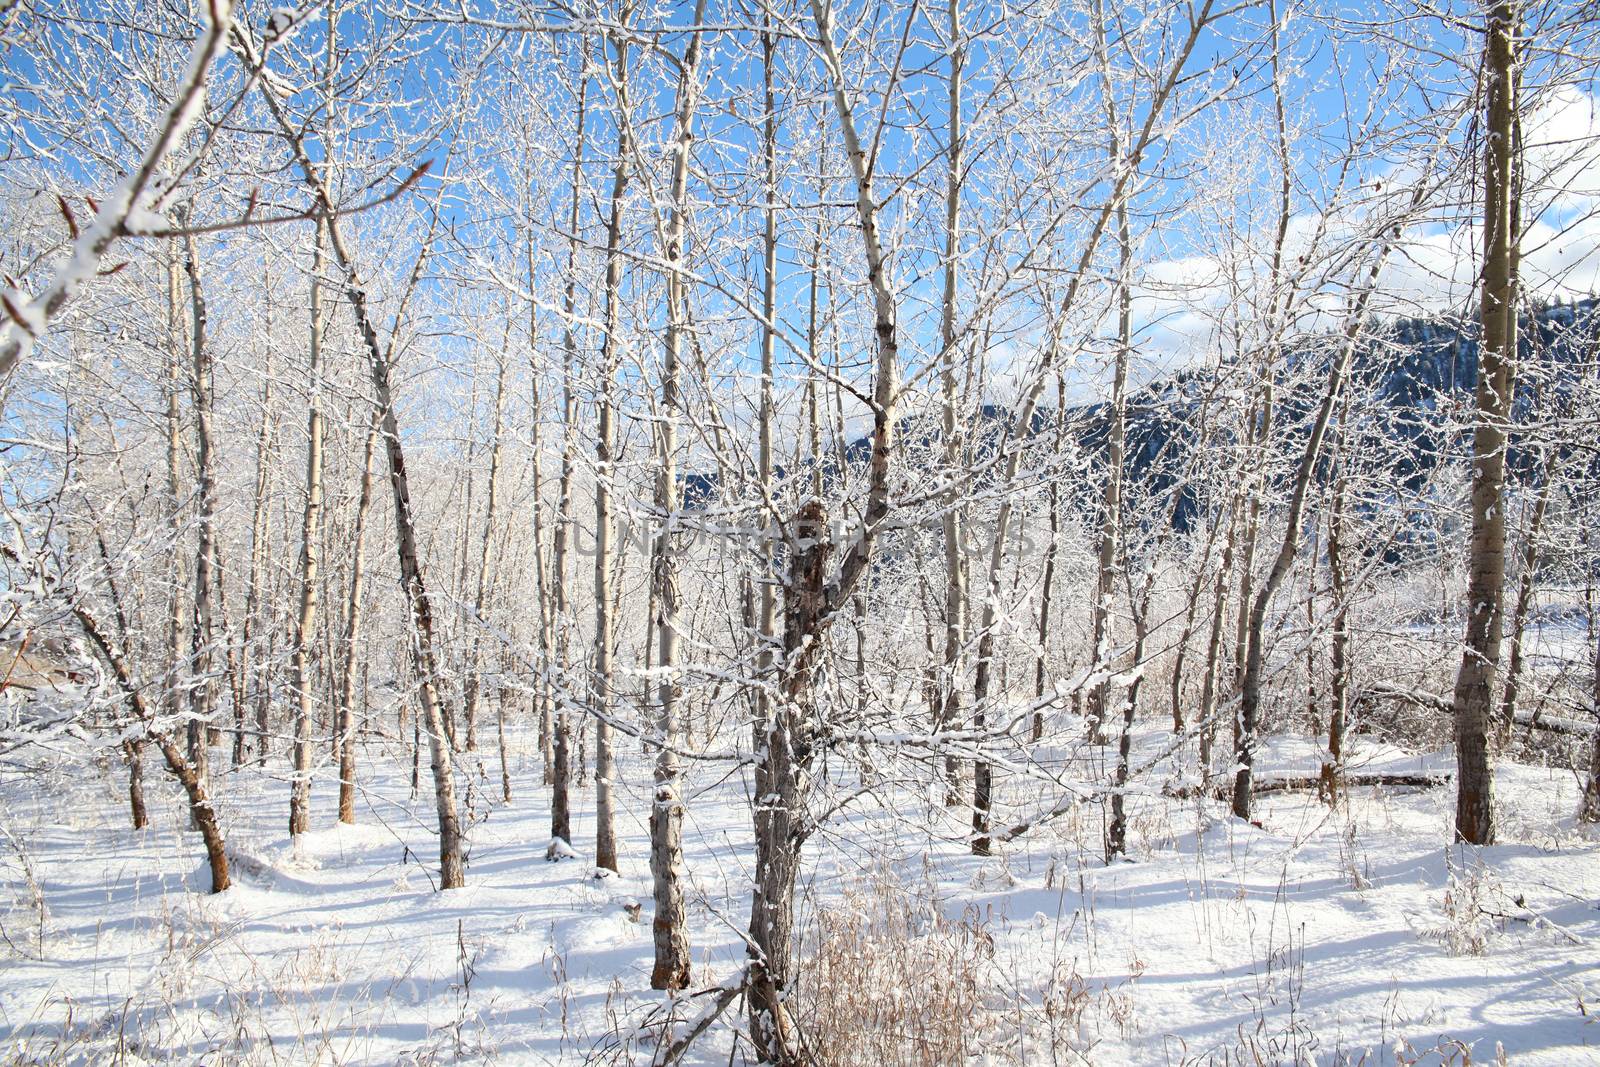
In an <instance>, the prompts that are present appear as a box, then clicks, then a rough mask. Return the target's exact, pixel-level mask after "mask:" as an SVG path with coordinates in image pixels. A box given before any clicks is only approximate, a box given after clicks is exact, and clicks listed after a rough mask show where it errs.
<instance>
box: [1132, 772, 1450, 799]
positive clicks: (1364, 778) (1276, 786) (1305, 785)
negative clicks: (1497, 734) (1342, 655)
mask: <svg viewBox="0 0 1600 1067" xmlns="http://www.w3.org/2000/svg"><path fill="white" fill-rule="evenodd" d="M1450 779H1451V776H1450V775H1448V774H1345V775H1341V776H1340V779H1339V780H1340V783H1341V785H1342V786H1343V787H1344V788H1346V789H1360V788H1362V787H1363V786H1396V787H1404V786H1409V787H1412V788H1417V789H1433V788H1436V787H1438V786H1441V785H1446V784H1448V783H1449V781H1450ZM1322 784H1323V780H1322V777H1321V776H1320V775H1315V774H1312V775H1303V776H1298V777H1294V778H1266V779H1258V780H1257V781H1256V782H1255V783H1254V784H1253V785H1252V786H1251V787H1250V792H1251V793H1252V794H1255V793H1298V792H1309V791H1311V790H1315V789H1320V788H1322ZM1202 791H1204V792H1205V793H1206V795H1208V796H1212V797H1216V798H1217V799H1219V800H1226V799H1227V798H1228V797H1230V796H1232V795H1233V783H1232V782H1231V781H1229V782H1221V783H1218V784H1216V785H1211V786H1200V785H1185V786H1173V787H1168V788H1167V789H1164V790H1162V793H1163V794H1164V795H1165V796H1169V797H1173V798H1175V799H1184V798H1188V797H1194V796H1198V795H1200V793H1201V792H1202Z"/></svg>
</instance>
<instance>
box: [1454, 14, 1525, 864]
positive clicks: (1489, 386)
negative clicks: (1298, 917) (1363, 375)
mask: <svg viewBox="0 0 1600 1067" xmlns="http://www.w3.org/2000/svg"><path fill="white" fill-rule="evenodd" d="M1517 23H1518V15H1517V11H1516V4H1515V3H1514V2H1513V0H1498V2H1497V3H1495V5H1494V6H1493V7H1492V8H1491V9H1490V11H1489V18H1488V25H1487V26H1486V27H1485V32H1486V35H1487V38H1488V40H1487V43H1486V45H1485V49H1486V51H1485V61H1484V81H1485V114H1484V132H1485V135H1486V136H1485V137H1484V141H1485V143H1486V145H1487V147H1486V158H1485V160H1484V172H1483V181H1484V186H1483V282H1482V285H1483V292H1482V306H1481V308H1480V318H1481V321H1482V325H1483V337H1482V340H1481V342H1480V344H1479V348H1478V388H1477V407H1478V417H1477V421H1476V423H1475V425H1474V426H1473V432H1472V457H1473V462H1472V534H1471V540H1470V541H1468V543H1467V551H1468V557H1469V558H1468V563H1467V602H1466V609H1467V610H1466V616H1467V626H1466V648H1465V650H1464V651H1463V653H1462V657H1461V667H1460V670H1459V671H1458V672H1457V674H1456V687H1455V699H1454V718H1455V742H1456V837H1457V838H1458V839H1459V840H1461V841H1465V842H1468V843H1469V844H1474V845H1489V844H1493V843H1494V839H1495V825H1494V765H1493V762H1492V753H1491V751H1490V740H1491V739H1490V728H1491V718H1492V715H1493V710H1494V704H1493V699H1494V697H1493V687H1494V676H1495V672H1496V669H1497V668H1498V666H1499V664H1500V638H1501V628H1502V625H1503V623H1502V598H1503V597H1504V595H1505V569H1506V561H1505V542H1506V523H1505V507H1504V501H1503V499H1502V496H1503V493H1502V486H1503V484H1504V481H1505V463H1506V443H1507V435H1506V421H1507V419H1509V417H1510V415H1511V364H1512V362H1513V361H1514V360H1515V359H1516V356H1517V238H1518V229H1519V226H1520V221H1519V220H1518V218H1517V194H1516V189H1515V182H1516V180H1517V177H1518V174H1517V171H1518V166H1517V162H1516V154H1517V145H1516V134H1517V122H1516V114H1517V69H1516V63H1517V56H1516V45H1515V41H1514V37H1515V34H1516V32H1517Z"/></svg>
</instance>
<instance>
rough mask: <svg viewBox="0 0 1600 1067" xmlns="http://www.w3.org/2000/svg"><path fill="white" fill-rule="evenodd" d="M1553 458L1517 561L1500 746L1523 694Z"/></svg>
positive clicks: (1548, 458) (1551, 455) (1550, 454)
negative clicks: (1526, 641) (1519, 568)
mask: <svg viewBox="0 0 1600 1067" xmlns="http://www.w3.org/2000/svg"><path fill="white" fill-rule="evenodd" d="M1556 454H1557V452H1556V449H1555V448H1553V447H1551V448H1548V449H1547V451H1546V452H1545V457H1544V463H1543V464H1542V465H1541V466H1542V468H1543V469H1542V471H1541V475H1540V476H1541V478H1542V479H1543V480H1542V481H1541V483H1540V485H1539V495H1538V497H1537V498H1536V499H1535V501H1534V504H1533V515H1532V516H1531V517H1530V518H1529V520H1528V528H1527V529H1526V530H1525V531H1524V532H1523V539H1522V558H1521V560H1520V561H1519V562H1520V563H1521V565H1522V573H1521V574H1519V575H1518V576H1517V600H1516V606H1515V607H1514V608H1512V610H1511V650H1510V656H1509V657H1508V658H1507V660H1506V680H1505V689H1504V691H1503V692H1502V694H1501V697H1500V721H1499V722H1498V723H1497V724H1496V730H1495V732H1496V733H1497V734H1498V735H1499V738H1500V739H1501V743H1502V744H1503V743H1504V742H1505V741H1508V740H1509V739H1510V737H1511V728H1512V726H1513V724H1515V723H1516V721H1517V698H1518V697H1519V696H1520V695H1521V692H1522V668H1523V665H1524V659H1525V656H1524V652H1523V642H1524V639H1525V638H1526V637H1527V630H1528V615H1529V614H1530V613H1531V612H1532V611H1533V591H1534V578H1535V577H1536V575H1537V572H1538V569H1539V538H1540V536H1541V534H1542V533H1543V530H1544V517H1545V513H1546V512H1548V511H1549V509H1550V487H1551V486H1552V485H1553V484H1554V483H1555V480H1556V479H1555V473H1556V471H1555V457H1556Z"/></svg>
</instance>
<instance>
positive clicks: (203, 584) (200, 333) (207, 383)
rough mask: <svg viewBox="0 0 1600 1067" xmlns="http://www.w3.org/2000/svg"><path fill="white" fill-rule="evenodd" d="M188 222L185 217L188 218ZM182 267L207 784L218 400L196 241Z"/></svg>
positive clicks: (195, 724)
mask: <svg viewBox="0 0 1600 1067" xmlns="http://www.w3.org/2000/svg"><path fill="white" fill-rule="evenodd" d="M185 217H186V216H185ZM183 251H184V255H183V265H184V272H185V273H186V274H187V275H188V279H189V308H190V314H191V316H192V317H191V320H190V335H189V342H190V350H191V352H192V355H193V359H194V363H193V366H192V368H191V374H192V378H191V380H190V383H189V384H190V389H191V391H192V392H193V396H194V424H195V480H196V486H195V491H196V495H197V497H198V514H197V516H196V523H195V528H196V544H195V558H194V615H193V617H192V619H191V626H190V628H189V664H190V672H191V681H190V689H189V715H190V718H189V762H190V763H191V764H192V769H193V772H194V774H195V775H196V776H197V777H198V778H199V779H200V781H201V782H202V783H207V781H208V779H209V775H210V772H209V767H210V763H211V761H210V740H211V738H210V726H211V715H212V712H213V710H214V702H215V694H216V685H215V682H214V680H213V679H212V677H211V650H212V639H213V630H214V628H213V626H212V621H211V603H212V596H213V592H212V582H213V580H214V579H213V574H212V564H213V563H214V562H215V560H216V552H215V541H216V536H217V535H216V469H215V460H214V459H213V456H212V441H211V417H212V405H213V400H214V388H215V379H214V377H213V371H212V362H211V351H210V348H209V347H208V346H207V343H206V300H205V293H204V290H203V289H202V287H201V284H200V253H199V250H198V248H197V247H196V242H195V239H194V237H192V236H190V237H187V238H185V239H184V249H183Z"/></svg>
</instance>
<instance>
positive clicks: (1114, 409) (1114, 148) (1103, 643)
mask: <svg viewBox="0 0 1600 1067" xmlns="http://www.w3.org/2000/svg"><path fill="white" fill-rule="evenodd" d="M1106 77H1107V82H1108V84H1107V94H1108V95H1109V93H1110V85H1109V80H1110V75H1109V73H1108V74H1107V76H1106ZM1110 120H1111V129H1112V135H1111V158H1112V159H1120V158H1121V156H1122V145H1121V140H1122V136H1121V131H1120V129H1119V128H1118V123H1117V116H1116V109H1115V108H1110ZM1116 214H1117V253H1118V263H1117V354H1116V363H1115V368H1114V370H1113V371H1112V378H1111V412H1110V416H1111V426H1110V430H1109V432H1108V434H1107V436H1106V484H1105V490H1104V493H1103V495H1102V496H1101V499H1100V546H1099V551H1098V553H1097V555H1096V562H1095V593H1094V600H1093V603H1092V605H1091V608H1090V633H1091V637H1090V641H1091V642H1092V645H1091V649H1092V653H1091V654H1092V656H1093V658H1092V660H1091V661H1090V672H1091V674H1099V673H1101V672H1103V671H1106V670H1107V669H1108V668H1109V666H1110V659H1111V643H1112V641H1113V640H1114V637H1113V633H1112V617H1111V601H1112V597H1113V595H1114V593H1115V590H1116V571H1117V565H1118V563H1119V561H1120V560H1121V558H1122V467H1123V459H1124V452H1125V451H1126V441H1127V434H1128V361H1129V359H1130V357H1131V356H1132V352H1133V294H1132V290H1131V289H1130V287H1129V278H1128V272H1129V270H1130V269H1131V268H1132V263H1133V241H1132V236H1131V234H1130V233H1129V229H1128V207H1127V204H1126V203H1119V204H1118V205H1117V213H1116ZM1110 688H1111V683H1110V681H1109V680H1107V679H1106V678H1101V679H1100V680H1098V681H1096V682H1095V684H1094V686H1093V687H1092V688H1091V689H1090V690H1089V701H1088V712H1087V716H1088V724H1087V725H1088V731H1089V739H1090V742H1091V743H1092V744H1096V745H1104V744H1107V743H1108V738H1107V736H1106V732H1105V716H1106V700H1107V696H1108V694H1109V693H1110ZM1119 847H1120V846H1119Z"/></svg>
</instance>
